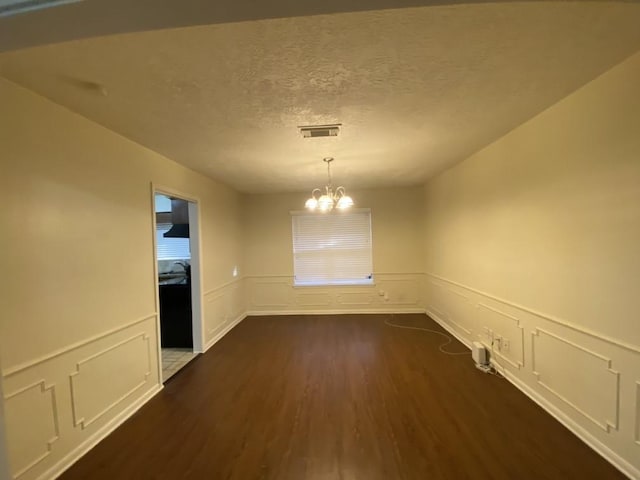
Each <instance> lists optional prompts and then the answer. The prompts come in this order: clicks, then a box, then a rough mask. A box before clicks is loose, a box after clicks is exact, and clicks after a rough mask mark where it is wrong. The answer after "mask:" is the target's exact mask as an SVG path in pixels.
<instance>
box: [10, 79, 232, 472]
mask: <svg viewBox="0 0 640 480" xmlns="http://www.w3.org/2000/svg"><path fill="white" fill-rule="evenodd" d="M0 105H2V115H0V145H2V149H1V151H0V155H1V156H2V158H1V165H2V174H1V175H0V178H1V179H2V193H3V206H2V222H0V223H1V224H2V226H3V231H2V235H1V236H0V238H1V239H0V242H2V243H1V246H2V249H3V251H4V252H10V254H9V255H6V256H4V257H3V265H2V270H3V274H2V275H1V276H0V278H1V279H2V280H1V281H2V286H1V288H0V292H1V294H2V302H1V303H2V307H3V312H2V319H1V323H0V339H1V342H2V358H1V359H0V363H1V364H2V368H3V370H2V372H3V376H4V395H5V399H6V402H5V414H6V421H7V433H8V437H9V454H10V459H11V464H12V465H11V467H12V471H13V473H14V475H18V474H20V475H19V476H20V478H35V477H36V476H38V475H39V474H41V473H43V472H44V471H46V470H47V469H49V468H54V470H55V469H56V468H57V467H56V465H58V467H59V466H61V465H62V464H64V462H65V458H66V461H68V460H69V457H65V456H66V455H73V452H76V453H77V452H78V448H82V445H85V446H86V445H88V444H89V443H91V442H92V441H95V439H96V438H98V437H99V436H100V434H101V432H104V431H106V430H107V429H108V428H110V426H112V425H113V424H114V422H116V421H118V419H120V418H124V416H126V414H127V412H128V410H130V409H131V408H133V407H134V406H135V405H137V404H139V403H140V402H141V401H143V400H144V399H145V398H147V397H148V396H149V395H151V394H153V392H155V391H156V390H157V388H158V386H159V380H158V365H157V364H158V360H157V353H156V352H157V337H156V314H157V312H156V303H155V288H156V279H155V277H154V252H153V243H152V242H153V240H152V238H153V232H152V211H153V210H152V209H153V207H152V203H151V182H154V184H158V185H162V186H165V187H169V188H171V189H174V190H177V191H180V192H184V193H185V194H187V195H189V196H191V197H196V198H198V199H199V201H200V218H201V240H202V245H201V249H202V257H203V258H202V265H203V273H202V279H203V287H202V290H203V292H204V294H205V302H204V318H205V322H204V323H205V325H204V327H205V328H204V330H205V333H204V335H205V341H206V342H207V343H210V342H211V341H212V340H213V336H215V335H216V334H217V333H218V332H219V331H220V330H221V329H222V328H223V327H224V324H225V323H229V322H230V321H231V319H232V317H233V316H234V315H238V314H240V313H242V312H243V311H244V305H243V304H242V300H243V299H242V295H241V292H240V291H239V289H240V286H239V283H238V282H234V281H235V280H236V279H234V277H233V276H232V271H233V268H234V266H236V265H237V266H238V267H239V268H240V270H241V271H242V268H243V266H242V246H241V234H240V231H241V223H240V222H241V215H240V207H241V206H240V197H239V195H238V194H237V193H235V192H234V191H233V190H231V189H229V188H227V187H225V186H222V185H220V184H217V183H215V182H213V181H211V180H209V179H207V178H205V177H204V176H202V175H200V174H197V173H195V172H193V171H190V170H188V169H186V168H184V167H182V166H180V165H178V164H176V163H174V162H172V161H170V160H168V159H166V158H164V157H161V156H159V155H157V154H155V153H153V152H151V151H150V150H147V149H145V148H142V147H140V146H139V145H137V144H135V143H133V142H131V141H129V140H127V139H125V138H123V137H121V136H118V135H116V134H114V133H113V132H110V131H108V130H106V129H104V128H102V127H100V126H98V125H96V124H95V123H92V122H90V121H88V120H86V119H84V118H82V117H80V116H78V115H75V114H73V113H71V112H69V111H68V110H66V109H64V108H62V107H59V106H57V105H55V104H53V103H51V102H49V101H48V100H46V99H44V98H42V97H39V96H37V95H35V94H33V93H31V92H29V91H27V90H25V89H23V88H21V87H18V86H16V85H14V84H11V83H9V82H7V81H5V80H0ZM209 297H211V299H212V300H213V299H214V298H215V302H214V301H211V302H210V301H208V299H209ZM70 383H71V392H70V391H69V390H70V389H69V385H70ZM58 462H62V463H61V464H58Z"/></svg>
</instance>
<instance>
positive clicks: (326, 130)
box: [298, 123, 342, 138]
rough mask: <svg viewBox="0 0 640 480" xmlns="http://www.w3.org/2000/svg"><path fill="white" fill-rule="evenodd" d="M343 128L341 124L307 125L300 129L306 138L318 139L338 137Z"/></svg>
mask: <svg viewBox="0 0 640 480" xmlns="http://www.w3.org/2000/svg"><path fill="white" fill-rule="evenodd" d="M341 126H342V124H341V123H335V124H333V125H307V126H304V127H298V128H299V129H300V133H301V134H302V136H303V137H304V138H316V137H337V136H338V133H340V127H341Z"/></svg>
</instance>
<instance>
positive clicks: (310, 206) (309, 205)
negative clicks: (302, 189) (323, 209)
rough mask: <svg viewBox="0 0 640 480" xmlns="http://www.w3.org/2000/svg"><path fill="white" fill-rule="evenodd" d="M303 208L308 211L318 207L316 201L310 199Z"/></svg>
mask: <svg viewBox="0 0 640 480" xmlns="http://www.w3.org/2000/svg"><path fill="white" fill-rule="evenodd" d="M304 206H305V208H307V209H309V210H315V209H316V208H317V207H318V200H316V199H315V198H313V197H311V198H310V199H309V200H307V203H305V204H304Z"/></svg>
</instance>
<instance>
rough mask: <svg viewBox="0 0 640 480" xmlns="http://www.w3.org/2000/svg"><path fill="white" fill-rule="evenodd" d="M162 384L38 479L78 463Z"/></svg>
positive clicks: (152, 395) (160, 387)
mask: <svg viewBox="0 0 640 480" xmlns="http://www.w3.org/2000/svg"><path fill="white" fill-rule="evenodd" d="M162 388H163V386H162V384H159V385H154V387H153V388H152V389H151V390H149V391H147V392H146V393H144V394H143V395H142V396H141V397H139V398H138V399H136V400H135V401H134V402H133V403H132V404H131V405H129V406H128V407H127V408H125V409H124V410H123V411H122V412H120V413H119V414H118V415H116V416H115V417H114V418H112V419H111V420H110V421H109V422H108V423H106V424H105V425H104V426H102V427H101V428H100V429H98V430H97V431H96V432H95V433H94V434H93V435H91V436H90V437H89V438H87V439H86V440H85V441H84V442H82V443H81V444H80V445H78V446H77V447H76V448H74V449H73V450H72V451H71V452H69V453H68V454H67V455H65V456H64V457H63V458H62V459H61V460H59V461H58V462H57V463H56V464H55V465H53V466H52V467H51V468H50V469H49V470H47V471H46V472H44V473H43V474H42V475H40V477H38V480H45V479H46V480H50V479H55V478H58V477H59V476H60V475H62V473H63V472H64V471H65V470H67V469H68V468H69V467H71V465H73V464H74V463H76V462H77V461H78V460H80V458H81V457H83V456H84V455H85V454H86V453H87V452H88V451H89V450H91V449H92V448H93V447H95V446H96V445H97V444H98V443H99V442H100V441H102V440H103V439H105V438H106V437H107V436H108V435H109V434H110V433H111V432H113V431H114V430H115V429H116V428H118V427H119V426H120V425H122V424H123V423H124V422H125V420H127V419H128V418H129V417H131V416H132V415H133V414H134V413H136V412H137V411H138V410H139V409H140V407H142V406H143V405H144V404H145V403H147V402H148V401H149V400H151V399H152V398H153V397H154V396H156V395H157V394H158V392H160V391H161V390H162Z"/></svg>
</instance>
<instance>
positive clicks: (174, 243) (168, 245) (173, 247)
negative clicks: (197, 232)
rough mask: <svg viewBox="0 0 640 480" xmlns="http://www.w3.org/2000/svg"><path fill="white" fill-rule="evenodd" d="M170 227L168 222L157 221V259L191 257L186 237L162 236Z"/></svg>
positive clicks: (183, 258)
mask: <svg viewBox="0 0 640 480" xmlns="http://www.w3.org/2000/svg"><path fill="white" fill-rule="evenodd" d="M170 228H171V224H170V223H158V224H157V225H156V248H157V249H158V260H186V259H188V258H191V250H190V248H189V239H188V238H165V237H164V236H163V235H164V234H165V232H168V231H169V229H170Z"/></svg>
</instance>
